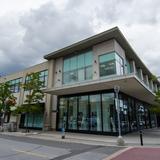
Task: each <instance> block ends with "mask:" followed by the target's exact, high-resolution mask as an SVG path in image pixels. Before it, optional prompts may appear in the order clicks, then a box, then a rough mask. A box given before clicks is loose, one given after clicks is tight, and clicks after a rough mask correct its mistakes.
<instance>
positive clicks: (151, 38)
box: [0, 0, 160, 75]
mask: <svg viewBox="0 0 160 160" xmlns="http://www.w3.org/2000/svg"><path fill="white" fill-rule="evenodd" d="M115 26H118V27H119V28H120V30H121V31H122V32H123V34H124V35H125V37H126V38H127V40H128V41H129V43H130V44H131V45H132V47H133V48H134V50H135V51H136V53H137V54H138V56H139V57H140V58H142V60H143V62H144V63H145V64H146V65H147V66H148V67H149V68H150V70H151V71H152V72H153V73H154V74H157V75H160V52H159V51H160V2H159V0H154V1H153V0H141V1H140V0H58V1H55V0H5V1H4V0H0V74H1V75H5V74H9V73H12V72H16V71H20V70H22V69H24V68H26V67H29V66H32V65H34V64H37V63H39V62H43V61H44V60H43V56H44V55H45V54H47V53H49V52H52V51H54V50H57V49H60V48H61V47H64V46H66V45H69V44H71V43H73V42H76V41H79V40H82V39H84V38H87V37H89V36H92V35H94V34H96V33H99V32H102V31H105V30H107V29H110V28H112V27H115Z"/></svg>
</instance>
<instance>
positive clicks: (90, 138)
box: [0, 129, 160, 147]
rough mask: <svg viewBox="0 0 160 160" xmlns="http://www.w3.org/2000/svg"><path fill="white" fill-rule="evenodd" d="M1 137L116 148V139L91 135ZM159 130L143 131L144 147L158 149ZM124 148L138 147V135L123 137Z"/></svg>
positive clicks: (21, 135) (132, 134)
mask: <svg viewBox="0 0 160 160" xmlns="http://www.w3.org/2000/svg"><path fill="white" fill-rule="evenodd" d="M0 134H1V135H10V136H20V137H25V136H27V137H31V138H38V139H45V140H54V141H63V142H71V143H82V144H91V145H104V146H116V145H117V143H116V140H117V137H115V136H105V135H93V134H92V135H91V134H82V133H66V136H65V137H66V138H65V139H61V132H56V131H48V132H37V131H31V132H30V133H27V134H26V133H22V132H0ZM159 137H160V129H148V130H144V133H143V141H144V146H157V147H158V146H159V147H160V138H159ZM123 138H124V140H125V145H126V146H140V140H139V133H138V132H136V133H130V134H127V135H125V136H123Z"/></svg>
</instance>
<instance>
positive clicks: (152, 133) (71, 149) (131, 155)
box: [0, 129, 160, 160]
mask: <svg viewBox="0 0 160 160" xmlns="http://www.w3.org/2000/svg"><path fill="white" fill-rule="evenodd" d="M0 137H1V138H2V139H8V140H14V141H20V142H21V143H22V144H21V145H22V146H23V145H24V144H23V143H26V142H27V143H28V142H29V143H33V144H31V146H30V147H29V148H31V149H33V151H32V150H29V151H28V148H23V147H20V146H21V145H19V144H18V146H19V148H18V149H17V148H16V147H14V148H15V150H12V151H11V152H10V153H11V154H12V155H14V154H16V155H19V154H20V155H21V154H22V155H25V156H24V157H23V156H22V157H23V158H24V160H25V158H26V157H27V158H29V159H31V157H32V158H33V157H34V159H32V160H36V158H37V157H38V156H39V157H38V158H39V159H40V160H41V159H42V160H48V159H50V160H51V159H54V160H62V159H63V160H70V159H71V160H82V159H83V160H90V159H92V160H94V159H95V160H102V159H105V160H133V159H134V160H150V159H151V160H159V159H160V154H159V153H160V138H159V137H160V129H148V130H144V134H143V139H144V146H143V147H140V141H139V133H138V132H135V133H130V134H127V135H125V136H123V137H124V139H125V142H126V146H125V148H124V147H117V144H116V140H117V137H113V136H104V135H91V134H80V133H66V139H61V133H60V132H53V131H50V132H36V131H31V132H30V133H27V134H26V133H22V132H1V133H0ZM1 138H0V139H1ZM41 143H42V144H43V145H40V144H41ZM0 144H5V142H3V141H2V142H0ZM15 144H16V145H17V142H15V143H13V145H15ZM36 145H38V146H36ZM39 145H40V146H41V147H40V148H41V150H40V152H39ZM0 146H1V145H0ZM8 146H11V145H8ZM8 146H6V148H8ZM25 146H26V147H27V145H26V144H25ZM37 147H38V148H37ZM47 147H51V148H47ZM52 147H53V148H52ZM3 149H4V145H3V146H1V147H0V155H1V150H2V152H3V153H5V151H4V150H3ZM61 149H62V150H61ZM43 152H44V153H47V155H46V154H43ZM59 153H62V154H61V155H58V154H59ZM63 153H64V154H63ZM52 154H53V155H52ZM26 155H27V156H26ZM147 155H148V156H147ZM2 156H3V154H2ZM29 156H30V157H29ZM22 157H21V156H20V158H17V159H16V160H18V159H21V160H23V159H22ZM151 157H152V158H151ZM1 158H3V157H0V159H1ZM27 158H26V159H27ZM38 158H37V159H38ZM147 158H148V159H147ZM7 160H8V159H7ZM13 160H14V159H13ZM27 160H28V159H27Z"/></svg>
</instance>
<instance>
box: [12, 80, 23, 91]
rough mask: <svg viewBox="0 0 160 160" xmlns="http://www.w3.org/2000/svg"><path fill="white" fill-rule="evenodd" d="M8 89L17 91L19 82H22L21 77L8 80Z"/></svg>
mask: <svg viewBox="0 0 160 160" xmlns="http://www.w3.org/2000/svg"><path fill="white" fill-rule="evenodd" d="M9 83H10V90H11V92H12V93H18V92H19V91H20V84H21V83H22V78H17V79H14V80H11V81H9Z"/></svg>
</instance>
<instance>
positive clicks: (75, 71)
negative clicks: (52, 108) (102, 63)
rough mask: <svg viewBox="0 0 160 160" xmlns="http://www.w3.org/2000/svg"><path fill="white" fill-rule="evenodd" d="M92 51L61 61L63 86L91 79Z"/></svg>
mask: <svg viewBox="0 0 160 160" xmlns="http://www.w3.org/2000/svg"><path fill="white" fill-rule="evenodd" d="M92 63H93V55H92V51H87V52H84V53H81V54H78V55H74V56H72V57H68V58H65V59H64V61H63V84H68V83H73V82H78V81H84V80H90V79H92Z"/></svg>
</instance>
